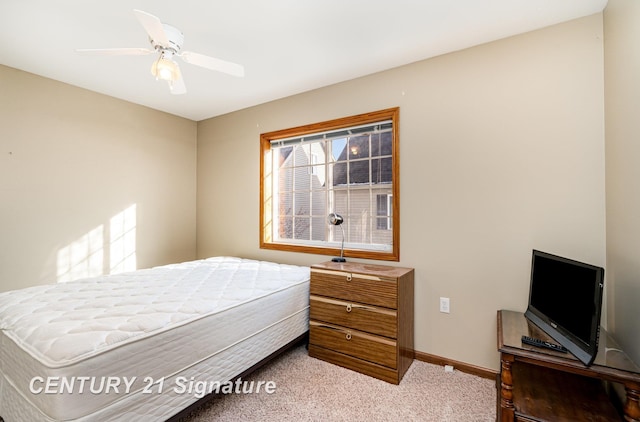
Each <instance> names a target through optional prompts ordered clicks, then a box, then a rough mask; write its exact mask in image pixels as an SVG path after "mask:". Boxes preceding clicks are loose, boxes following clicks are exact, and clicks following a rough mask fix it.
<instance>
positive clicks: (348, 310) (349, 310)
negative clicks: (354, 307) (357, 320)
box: [347, 303, 351, 312]
mask: <svg viewBox="0 0 640 422" xmlns="http://www.w3.org/2000/svg"><path fill="white" fill-rule="evenodd" d="M347 312H351V304H350V303H347Z"/></svg>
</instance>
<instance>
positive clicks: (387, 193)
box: [260, 108, 399, 261]
mask: <svg viewBox="0 0 640 422" xmlns="http://www.w3.org/2000/svg"><path fill="white" fill-rule="evenodd" d="M398 115H399V109H398V108H393V109H388V110H382V111H378V112H373V113H367V114H362V115H358V116H351V117H346V118H342V119H337V120H332V121H328V122H323V123H316V124H311V125H307V126H301V127H296V128H292V129H285V130H281V131H277V132H270V133H264V134H262V135H261V136H260V145H261V147H260V150H261V154H260V157H261V161H260V196H261V201H260V247H261V248H265V249H277V250H285V251H296V252H309V253H318V254H327V255H339V254H340V246H341V243H342V236H343V229H344V247H345V256H347V257H357V258H371V259H383V260H392V261H398V260H399V209H398V206H399V196H398V192H399V188H398V187H399V180H398V177H399V167H398V162H399V161H398V160H399V156H398ZM329 213H337V214H339V215H341V216H342V217H343V219H344V223H343V225H342V227H337V226H332V225H330V224H328V221H327V216H328V215H329Z"/></svg>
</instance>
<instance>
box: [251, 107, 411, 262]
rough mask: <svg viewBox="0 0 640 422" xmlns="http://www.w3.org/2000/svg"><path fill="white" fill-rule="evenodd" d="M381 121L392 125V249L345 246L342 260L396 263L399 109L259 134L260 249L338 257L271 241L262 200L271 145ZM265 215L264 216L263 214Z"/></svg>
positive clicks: (317, 248) (325, 251) (333, 250)
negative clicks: (344, 258)
mask: <svg viewBox="0 0 640 422" xmlns="http://www.w3.org/2000/svg"><path fill="white" fill-rule="evenodd" d="M384 120H391V122H392V195H393V196H392V204H393V205H392V206H393V213H392V217H391V218H392V229H391V230H392V248H391V251H375V250H362V249H349V248H347V245H345V250H344V256H345V257H349V258H364V259H376V260H384V261H399V260H400V153H399V151H400V145H399V144H400V137H399V128H400V108H399V107H395V108H389V109H385V110H380V111H375V112H371V113H364V114H358V115H355V116H349V117H344V118H339V119H335V120H329V121H325V122H319V123H313V124H309V125H304V126H298V127H294V128H289V129H283V130H278V131H274V132H268V133H262V134H260V248H261V249H270V250H279V251H288V252H302V253H313V254H320V255H340V248H339V247H338V248H336V247H331V246H326V247H323V246H311V245H300V244H290V243H284V242H273V241H271V238H270V236H271V233H270V230H269V227H270V224H271V217H270V216H271V210H268V209H269V208H270V205H269V203H270V201H271V200H272V198H270V197H265V195H267V194H268V192H267V191H266V189H265V172H266V171H267V169H266V168H265V157H266V155H267V152H268V151H270V149H271V143H272V142H273V141H276V140H278V139H288V138H294V137H299V136H304V135H309V134H313V133H318V132H326V131H332V130H338V129H343V128H348V127H354V126H359V125H365V124H369V123H376V122H380V121H384ZM267 211H268V212H267Z"/></svg>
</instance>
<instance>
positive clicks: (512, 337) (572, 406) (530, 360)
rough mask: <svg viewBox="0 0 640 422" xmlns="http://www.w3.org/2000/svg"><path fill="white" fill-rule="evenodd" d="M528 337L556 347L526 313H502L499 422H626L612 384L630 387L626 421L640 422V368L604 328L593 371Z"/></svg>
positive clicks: (500, 325)
mask: <svg viewBox="0 0 640 422" xmlns="http://www.w3.org/2000/svg"><path fill="white" fill-rule="evenodd" d="M523 335H526V336H529V337H534V338H540V339H542V340H546V341H550V342H554V340H553V339H551V338H550V337H549V336H548V335H547V334H546V333H544V332H543V331H542V330H540V329H539V328H538V327H537V326H536V325H535V324H533V323H531V322H530V321H528V320H527V319H526V318H525V316H524V314H523V313H522V312H514V311H506V310H502V311H498V350H499V351H500V361H501V370H500V394H499V395H498V421H501V422H511V421H535V422H537V421H554V422H556V421H558V422H560V421H587V420H588V421H602V422H604V421H615V420H621V416H620V415H619V414H618V413H617V411H616V410H615V408H614V407H613V404H612V403H611V401H610V400H609V396H608V395H607V394H606V393H605V391H604V388H603V385H602V381H611V382H616V383H621V384H623V385H624V387H625V391H626V402H625V405H624V420H625V421H627V422H640V404H639V399H640V368H639V367H638V366H637V365H635V364H634V363H633V362H632V361H631V360H630V359H629V358H628V356H627V355H626V354H625V353H624V351H622V350H621V349H620V347H619V346H618V344H617V343H616V342H615V341H614V340H613V338H612V337H611V336H610V335H609V334H608V333H607V332H606V330H604V329H603V328H602V327H601V328H600V342H599V348H598V353H597V355H596V359H595V361H594V363H593V364H592V365H591V366H585V365H584V364H583V363H582V362H580V361H579V360H577V359H576V358H575V357H573V355H571V354H570V353H560V352H556V351H553V350H548V349H541V348H537V347H534V346H529V345H527V344H523V343H522V342H521V338H522V336H523Z"/></svg>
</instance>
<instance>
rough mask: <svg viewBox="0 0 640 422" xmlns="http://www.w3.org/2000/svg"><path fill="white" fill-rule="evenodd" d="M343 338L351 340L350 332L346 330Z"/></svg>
mask: <svg viewBox="0 0 640 422" xmlns="http://www.w3.org/2000/svg"><path fill="white" fill-rule="evenodd" d="M345 338H346V339H347V340H351V333H350V332H349V331H347V335H346V336H345Z"/></svg>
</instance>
